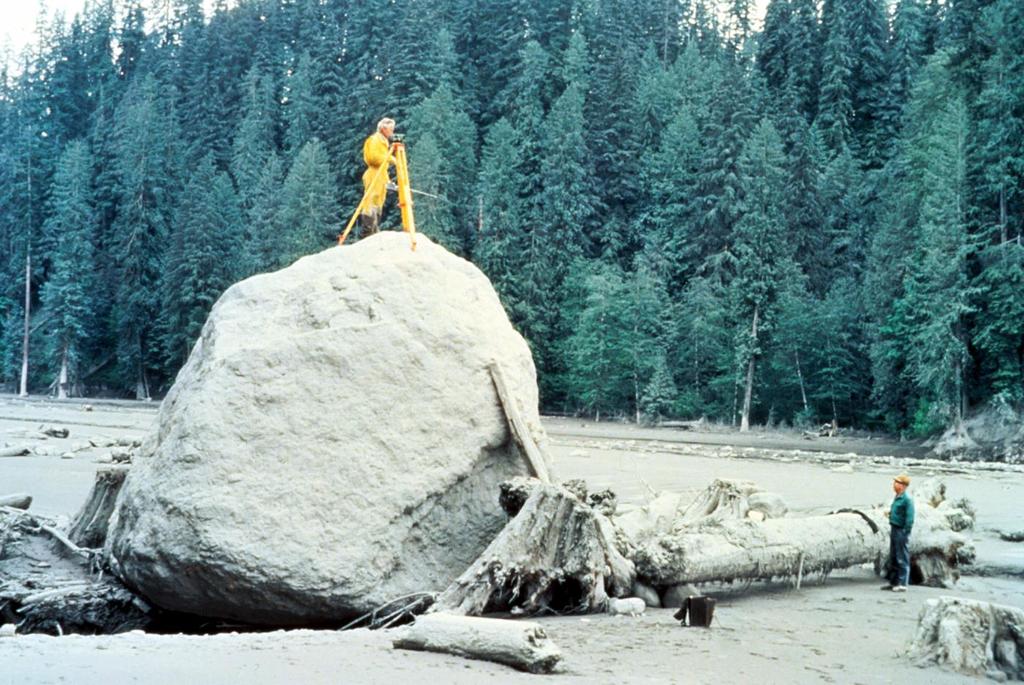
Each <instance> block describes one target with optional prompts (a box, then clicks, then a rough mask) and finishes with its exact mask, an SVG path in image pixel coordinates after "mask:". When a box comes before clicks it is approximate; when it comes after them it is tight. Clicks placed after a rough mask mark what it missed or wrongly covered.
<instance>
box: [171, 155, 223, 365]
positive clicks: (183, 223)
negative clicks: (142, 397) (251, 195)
mask: <svg viewBox="0 0 1024 685" xmlns="http://www.w3.org/2000/svg"><path fill="white" fill-rule="evenodd" d="M240 225H241V212H240V210H239V207H238V197H237V195H236V194H235V190H234V186H233V185H232V183H231V179H230V178H229V177H228V175H227V174H226V173H224V172H222V171H217V170H216V167H215V165H214V160H213V155H212V154H208V155H207V156H206V157H204V158H203V159H202V161H200V163H199V166H198V167H197V168H196V170H195V171H194V172H193V173H192V176H191V178H190V179H189V181H188V183H187V184H186V185H185V189H184V193H183V195H182V201H181V204H180V205H179V207H178V210H177V215H176V220H175V230H174V232H173V234H172V236H171V243H170V246H169V248H168V251H167V255H166V257H165V260H164V266H163V273H162V278H161V286H160V290H161V301H162V307H161V310H160V320H159V322H158V328H159V331H160V343H161V349H162V352H163V359H164V364H165V370H166V372H167V374H168V376H169V377H173V375H174V373H175V372H176V371H177V370H178V368H179V367H180V366H182V365H183V364H184V363H185V361H186V360H187V359H188V355H189V352H191V350H192V346H193V345H194V344H195V342H196V340H197V339H198V337H199V333H200V331H201V330H202V327H203V323H204V322H205V321H206V317H207V315H208V314H209V313H210V309H212V308H213V303H214V302H216V300H217V298H218V297H220V295H221V293H223V292H224V290H225V289H227V287H228V286H229V285H231V284H232V283H233V282H234V280H235V277H236V276H237V273H238V271H239V261H240V257H239V251H238V250H237V249H236V247H235V246H236V245H237V244H238V237H239V231H240Z"/></svg>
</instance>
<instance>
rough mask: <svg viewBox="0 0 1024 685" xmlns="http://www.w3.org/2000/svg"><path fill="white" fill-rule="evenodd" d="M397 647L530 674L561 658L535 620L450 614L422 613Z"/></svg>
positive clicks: (403, 631) (549, 667) (547, 669)
mask: <svg viewBox="0 0 1024 685" xmlns="http://www.w3.org/2000/svg"><path fill="white" fill-rule="evenodd" d="M394 646H395V649H413V650H419V651H428V652H444V653H446V654H455V655H457V656H462V657H466V658H468V659H482V660H484V661H495V662H497V663H500V664H505V665H507V666H512V667H513V668H517V669H519V670H521V671H529V672H530V673H550V672H551V671H552V669H554V667H555V666H556V665H557V664H558V662H559V661H561V659H562V653H561V652H560V651H559V649H558V647H557V646H556V645H555V643H553V642H552V641H551V640H549V639H548V637H547V635H546V634H545V632H544V629H543V628H541V627H540V626H539V625H538V624H536V623H533V622H530V621H506V620H502V619H496V618H471V617H468V616H453V615H451V614H428V615H426V616H420V617H419V618H417V619H416V622H415V623H414V624H412V625H411V626H408V627H406V628H402V629H401V633H400V636H399V638H398V639H396V640H395V641H394Z"/></svg>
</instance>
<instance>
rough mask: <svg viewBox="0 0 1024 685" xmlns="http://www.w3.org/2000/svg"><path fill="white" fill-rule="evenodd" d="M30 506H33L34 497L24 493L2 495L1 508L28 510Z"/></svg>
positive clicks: (0, 499)
mask: <svg viewBox="0 0 1024 685" xmlns="http://www.w3.org/2000/svg"><path fill="white" fill-rule="evenodd" d="M30 506H32V495H29V494H26V493H24V492H16V493H14V494H11V495H0V507H11V508H12V509H28V508H29V507H30Z"/></svg>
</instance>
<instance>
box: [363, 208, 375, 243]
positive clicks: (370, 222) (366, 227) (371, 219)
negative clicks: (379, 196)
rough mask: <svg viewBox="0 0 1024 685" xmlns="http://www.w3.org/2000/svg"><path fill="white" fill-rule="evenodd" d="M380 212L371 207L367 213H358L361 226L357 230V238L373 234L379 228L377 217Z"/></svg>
mask: <svg viewBox="0 0 1024 685" xmlns="http://www.w3.org/2000/svg"><path fill="white" fill-rule="evenodd" d="M379 216H380V214H378V212H377V211H376V210H373V209H371V210H370V213H369V214H360V215H359V224H360V226H361V229H360V232H359V239H360V240H362V239H363V238H366V237H368V236H371V235H373V234H374V233H376V232H377V231H378V230H379V219H378V217H379Z"/></svg>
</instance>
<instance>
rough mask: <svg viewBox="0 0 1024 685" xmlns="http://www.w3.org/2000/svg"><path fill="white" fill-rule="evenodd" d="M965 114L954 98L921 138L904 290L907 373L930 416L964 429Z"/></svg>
mask: <svg viewBox="0 0 1024 685" xmlns="http://www.w3.org/2000/svg"><path fill="white" fill-rule="evenodd" d="M966 135H967V112H966V107H965V105H964V103H963V101H962V100H961V99H959V98H957V97H952V98H950V99H949V100H947V102H946V103H945V105H944V107H943V108H942V110H940V111H939V112H936V114H935V115H934V117H933V120H932V124H931V126H930V127H929V129H926V130H924V131H922V138H921V140H920V146H919V147H917V150H915V152H916V153H917V154H919V155H920V167H919V169H920V176H919V177H918V179H916V180H917V181H918V183H920V185H919V186H918V189H919V190H918V192H919V193H920V196H921V212H920V216H919V218H918V230H919V234H918V235H919V240H918V245H917V249H916V250H915V258H914V260H913V261H912V263H911V264H912V266H911V270H910V273H909V280H908V283H907V314H908V316H909V317H910V321H911V324H912V325H913V327H914V330H913V333H912V335H911V342H912V344H913V346H912V347H911V348H910V354H909V361H910V369H911V372H912V373H913V375H914V379H915V381H916V382H917V385H918V388H919V389H920V391H921V392H922V396H923V398H924V399H925V401H927V402H929V403H930V404H931V406H932V407H933V410H934V412H935V413H936V414H937V415H938V416H941V417H942V418H944V419H945V420H946V421H948V422H950V423H952V424H953V425H954V426H957V427H958V428H960V429H962V423H963V419H964V415H965V412H966V409H967V388H966V386H965V381H966V373H967V366H968V363H969V356H968V347H967V346H968V334H967V328H966V324H967V322H966V317H967V315H968V314H970V313H971V311H972V308H971V306H970V299H971V294H972V293H971V289H970V287H969V284H968V280H967V277H968V272H967V259H968V255H969V253H970V244H969V242H968V236H967V226H966V217H965V214H964V210H965V207H966V201H967V198H966V183H967V179H966V145H967V142H966Z"/></svg>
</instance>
